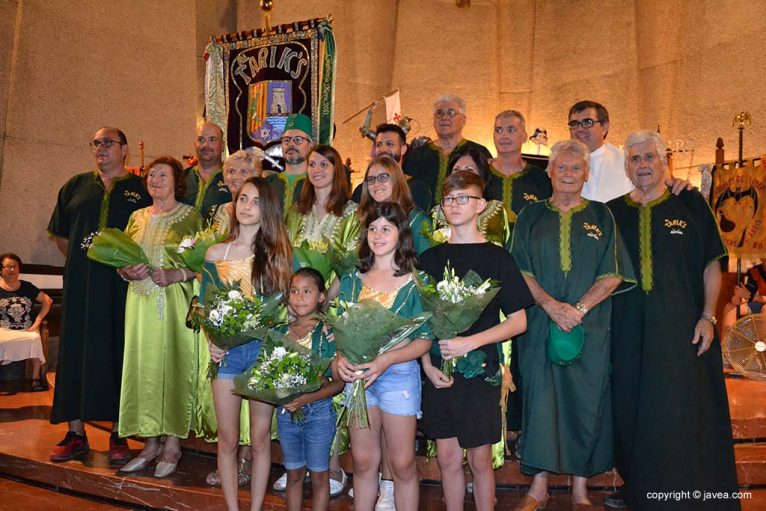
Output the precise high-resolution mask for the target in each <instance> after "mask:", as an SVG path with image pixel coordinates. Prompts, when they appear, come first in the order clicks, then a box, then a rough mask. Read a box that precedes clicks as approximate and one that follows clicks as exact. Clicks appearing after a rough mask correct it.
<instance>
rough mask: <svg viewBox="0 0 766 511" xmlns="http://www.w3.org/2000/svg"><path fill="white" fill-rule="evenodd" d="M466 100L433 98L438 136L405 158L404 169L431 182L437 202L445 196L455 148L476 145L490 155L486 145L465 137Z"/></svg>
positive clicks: (447, 97) (411, 174)
mask: <svg viewBox="0 0 766 511" xmlns="http://www.w3.org/2000/svg"><path fill="white" fill-rule="evenodd" d="M465 112H466V109H465V101H463V99H462V98H459V97H457V96H442V97H440V98H439V99H437V100H436V101H435V102H434V131H436V140H435V141H433V142H429V143H427V144H425V145H422V146H420V147H417V148H410V151H409V153H408V154H407V157H406V158H405V159H404V165H403V166H402V169H403V170H404V173H405V174H407V175H410V176H412V177H414V178H416V179H419V180H421V181H423V182H425V183H426V185H428V188H429V190H430V191H431V196H432V197H433V202H434V204H438V203H439V202H440V201H441V200H442V187H443V186H444V179H445V178H446V177H447V174H448V169H447V163H448V162H449V160H450V157H451V156H452V153H453V152H454V151H455V150H456V149H461V148H464V147H466V146H472V145H473V146H477V147H478V148H480V149H481V150H482V151H483V152H484V153H486V156H487V158H491V157H492V155H491V154H490V153H489V150H487V148H486V147H484V146H483V145H481V144H477V143H476V142H472V141H470V140H466V139H465V138H463V127H465V122H466V116H465Z"/></svg>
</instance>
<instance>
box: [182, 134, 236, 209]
mask: <svg viewBox="0 0 766 511" xmlns="http://www.w3.org/2000/svg"><path fill="white" fill-rule="evenodd" d="M194 150H195V152H196V154H197V164H196V165H195V166H193V167H189V168H187V169H186V195H185V196H184V198H183V200H182V202H183V203H184V204H187V205H189V206H193V207H194V209H196V210H197V211H198V212H199V214H200V215H202V218H203V219H204V220H211V218H210V217H209V215H210V212H211V211H214V208H213V206H217V205H219V204H226V203H228V202H231V193H229V188H228V187H227V186H226V183H225V182H224V179H223V161H222V159H221V155H222V154H223V131H222V130H221V128H220V127H219V126H218V125H217V124H215V123H212V122H210V121H205V122H203V123H201V124H200V125H199V126H197V131H196V138H195V139H194Z"/></svg>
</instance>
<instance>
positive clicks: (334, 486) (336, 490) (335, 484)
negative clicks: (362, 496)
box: [330, 469, 353, 497]
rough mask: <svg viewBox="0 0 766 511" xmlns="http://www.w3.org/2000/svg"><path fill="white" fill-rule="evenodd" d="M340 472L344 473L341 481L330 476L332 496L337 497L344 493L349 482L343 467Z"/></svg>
mask: <svg viewBox="0 0 766 511" xmlns="http://www.w3.org/2000/svg"><path fill="white" fill-rule="evenodd" d="M340 473H341V474H342V476H341V479H340V481H336V480H335V479H333V478H332V477H331V478H330V497H337V496H338V495H340V494H341V493H343V490H344V489H345V488H346V484H348V476H347V475H346V473H345V472H344V471H343V469H341V471H340ZM352 489H353V488H352Z"/></svg>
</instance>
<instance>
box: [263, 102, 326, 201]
mask: <svg viewBox="0 0 766 511" xmlns="http://www.w3.org/2000/svg"><path fill="white" fill-rule="evenodd" d="M312 126H313V125H312V123H311V118H310V117H309V116H308V115H305V114H290V115H288V116H287V122H286V123H285V131H284V132H283V133H282V156H283V157H284V159H285V170H284V171H282V172H280V173H279V174H272V175H270V176H269V177H268V178H267V181H268V182H269V184H271V186H273V187H274V191H276V192H277V197H279V202H280V204H281V205H282V211H287V209H288V207H287V206H289V205H290V204H292V203H293V202H296V201H297V200H298V198H299V197H300V195H301V189H303V181H304V180H305V179H306V175H307V174H306V173H307V172H308V162H307V160H306V158H308V155H309V151H311V148H312V147H313V145H314V143H313V141H312V132H313V128H312Z"/></svg>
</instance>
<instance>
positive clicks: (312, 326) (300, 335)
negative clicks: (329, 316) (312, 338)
mask: <svg viewBox="0 0 766 511" xmlns="http://www.w3.org/2000/svg"><path fill="white" fill-rule="evenodd" d="M317 323H318V321H315V322H314V323H313V324H309V325H308V328H306V329H304V330H303V332H301V331H300V330H298V329H297V328H296V325H295V323H293V324H292V325H288V327H287V329H288V330H289V331H290V333H291V334H293V336H294V337H295V340H301V339H303V338H304V337H306V336H307V335H308V334H310V333H311V332H312V331H313V330H314V329H315V328H316V326H317Z"/></svg>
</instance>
